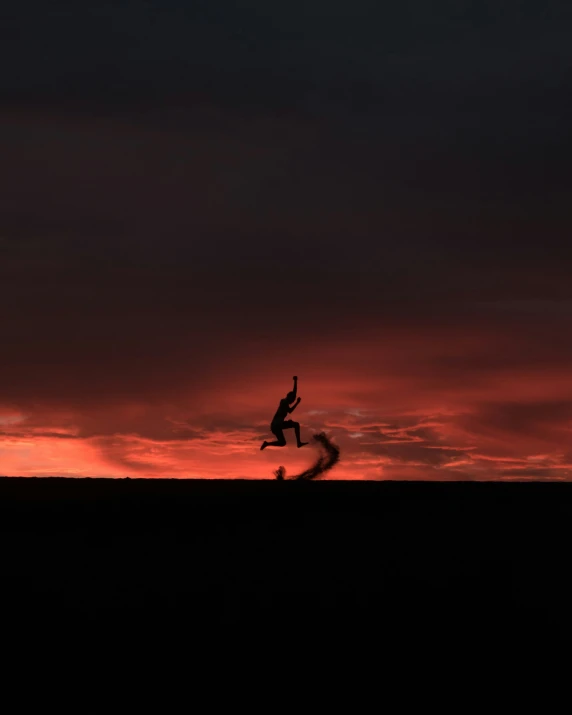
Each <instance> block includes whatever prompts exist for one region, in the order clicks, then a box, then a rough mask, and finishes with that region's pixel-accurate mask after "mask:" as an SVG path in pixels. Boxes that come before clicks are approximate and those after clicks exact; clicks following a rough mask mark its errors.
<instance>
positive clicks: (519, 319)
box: [0, 303, 572, 480]
mask: <svg viewBox="0 0 572 715" xmlns="http://www.w3.org/2000/svg"><path fill="white" fill-rule="evenodd" d="M568 307H569V309H570V306H568ZM533 308H534V310H533ZM562 310H563V306H562V304H559V306H556V307H555V306H554V305H552V306H551V304H549V303H546V304H537V305H536V306H530V305H528V306H520V312H519V309H518V307H515V306H510V305H509V306H507V305H505V306H503V307H502V310H501V309H500V308H499V306H498V305H497V306H495V307H494V310H493V309H492V308H491V307H490V306H481V307H480V308H479V309H478V310H477V309H475V310H473V312H472V314H471V316H469V315H468V314H467V313H465V314H459V313H458V314H456V315H453V316H450V317H449V319H448V320H447V321H444V320H441V321H435V320H434V319H433V320H432V319H429V318H428V317H427V316H426V318H425V320H423V319H421V318H420V320H419V325H417V327H416V328H415V329H413V326H412V325H411V324H409V325H407V326H405V327H404V326H402V325H400V326H395V325H393V326H392V325H391V321H386V324H385V326H380V327H379V329H376V328H373V327H370V328H369V329H365V328H360V329H357V330H356V329H349V328H348V329H340V330H339V331H338V332H336V334H335V336H330V337H328V336H327V335H323V334H322V335H320V334H318V335H316V336H315V337H314V338H311V337H308V336H306V337H305V339H304V343H303V345H302V346H300V345H299V344H296V343H295V341H286V342H281V341H277V342H269V341H268V340H265V339H264V338H263V337H260V336H257V335H256V333H253V335H251V336H244V335H243V336H242V337H236V339H235V342H234V349H230V347H229V344H226V345H225V347H224V348H222V346H221V351H220V354H218V355H216V356H215V355H213V356H212V361H211V364H210V365H205V366H203V367H202V368H198V369H196V370H194V369H191V370H190V371H189V374H188V375H187V376H186V377H182V375H183V371H184V363H185V355H184V354H183V355H182V356H177V355H176V354H173V353H172V354H171V355H170V358H171V361H172V370H171V371H170V372H169V370H168V368H165V373H164V374H163V375H161V374H158V373H157V372H156V367H157V365H156V364H155V365H154V364H153V362H150V363H147V367H148V369H149V380H148V381H147V387H145V384H146V381H145V379H144V377H143V378H142V379H141V380H140V381H136V382H135V383H131V384H130V383H128V382H126V383H125V385H124V390H123V394H124V396H122V390H121V385H120V382H119V381H120V380H121V372H120V371H116V372H113V371H109V370H108V371H106V372H101V371H98V370H97V369H94V366H89V365H86V366H84V367H83V368H82V369H83V370H86V373H85V379H86V380H88V381H89V379H90V375H89V371H90V370H93V374H92V376H91V379H92V380H94V381H96V382H97V383H98V389H97V390H94V391H83V396H81V395H80V396H79V397H81V399H78V396H77V395H76V396H75V397H74V396H73V394H72V392H70V391H69V389H66V388H65V376H63V375H61V374H60V375H59V379H60V380H61V384H62V388H63V389H62V392H61V394H58V390H57V389H53V390H50V389H48V390H47V394H46V395H45V399H44V401H42V398H41V396H37V397H35V398H34V399H30V398H25V399H22V400H20V404H18V400H17V399H13V400H12V401H11V402H7V403H5V404H3V405H2V406H1V408H0V425H1V442H0V460H1V461H0V463H1V464H2V472H3V473H4V474H7V475H23V476H32V475H37V476H58V475H60V476H62V475H63V476H92V477H96V476H106V477H126V476H129V477H160V476H161V477H164V476H168V477H178V478H183V477H207V478H229V477H237V478H272V472H273V470H274V469H276V467H278V466H279V465H284V466H285V467H286V469H287V472H289V473H292V472H295V471H297V470H299V469H302V468H304V467H305V466H308V465H309V464H310V462H311V461H312V459H313V457H314V454H313V450H312V448H311V447H307V448H304V449H302V450H298V449H297V448H296V447H295V445H294V443H293V437H294V436H293V434H292V435H289V434H288V433H287V437H288V438H289V439H288V446H287V447H285V448H283V449H267V450H265V451H264V452H262V453H261V452H260V451H259V446H260V443H261V441H262V440H263V439H264V438H268V437H269V431H268V423H269V421H270V419H271V417H272V415H273V412H274V409H275V408H276V406H277V403H278V400H279V399H280V397H282V396H283V395H284V394H285V392H286V391H287V390H289V389H290V388H291V374H292V373H294V371H295V372H296V373H297V374H298V375H299V379H300V384H299V394H300V396H301V397H302V402H301V404H300V406H299V407H298V409H297V412H296V417H297V418H298V419H299V421H300V422H301V424H302V432H303V435H305V436H309V435H310V434H312V433H314V432H317V431H322V430H325V431H326V432H327V433H328V434H329V435H330V436H331V438H332V439H333V440H334V441H335V442H336V443H337V444H338V445H339V446H340V448H341V461H340V464H339V465H338V466H337V467H336V468H335V469H334V470H333V471H332V472H331V473H330V475H329V478H333V479H335V478H337V479H439V480H447V479H461V480H467V479H479V480H481V479H485V480H487V479H499V478H500V479H569V478H570V470H571V469H572V449H571V447H570V436H571V429H572V370H570V367H569V353H568V355H566V354H564V355H559V350H562V349H565V342H566V341H567V337H566V336H565V335H562V334H560V338H559V334H558V326H559V323H560V322H561V320H562ZM469 317H470V318H471V321H470V323H468V322H467V321H468V320H469ZM463 322H467V324H466V325H465V326H464V325H463ZM184 352H185V351H184V350H183V353H184ZM165 362H167V361H165ZM161 369H163V368H162V366H161ZM54 374H57V367H56V373H54ZM66 393H67V394H66ZM98 393H99V394H98ZM14 397H16V396H14Z"/></svg>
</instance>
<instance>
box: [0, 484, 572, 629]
mask: <svg viewBox="0 0 572 715" xmlns="http://www.w3.org/2000/svg"><path fill="white" fill-rule="evenodd" d="M571 522H572V484H567V483H552V484H540V483H534V484H531V483H516V484H515V483H510V484H507V483H490V482H486V483H485V482H481V483H445V482H423V483H421V482H341V481H288V480H286V481H283V482H279V481H275V480H261V481H254V480H220V481H219V480H216V481H214V480H178V479H164V480H147V479H141V480H139V479H122V480H113V479H69V478H0V538H1V539H2V543H3V545H4V558H3V576H4V585H3V589H2V593H1V594H0V604H1V605H3V606H4V607H7V606H8V607H9V608H10V609H11V612H14V609H16V610H18V609H20V610H21V609H24V610H25V609H27V608H32V609H37V608H38V607H39V605H38V604H41V607H42V608H45V609H47V610H48V611H49V608H50V607H51V606H50V604H51V605H52V606H53V605H54V604H57V605H58V607H61V606H63V607H65V608H68V609H70V608H71V609H75V610H78V609H79V610H83V611H84V612H85V613H88V612H89V613H91V614H93V613H94V612H109V609H111V610H113V611H114V612H117V611H122V612H123V611H125V612H130V611H132V610H133V609H134V608H143V609H147V612H148V614H150V613H155V612H156V613H159V612H160V613H161V614H162V615H161V618H163V617H164V616H165V613H166V612H167V611H168V612H183V613H185V614H186V617H190V616H189V614H193V613H201V614H203V615H204V616H205V618H207V616H208V614H211V616H213V617H215V615H216V617H217V618H219V619H220V618H223V617H227V618H229V619H231V620H232V619H233V618H239V617H240V618H241V619H244V618H246V619H247V620H248V618H261V617H262V618H263V619H264V618H266V619H268V622H269V623H270V622H274V621H273V619H276V618H278V619H279V620H280V622H282V621H284V619H285V620H286V621H287V620H288V619H292V618H297V619H298V622H299V623H302V622H308V619H310V611H309V610H308V609H309V608H310V609H311V612H312V616H311V618H313V619H314V621H315V619H324V620H325V621H327V622H328V623H330V622H331V619H334V620H335V621H336V622H337V623H338V624H342V623H345V624H346V625H348V624H349V623H350V622H351V623H354V622H360V623H362V625H363V626H364V627H365V626H367V627H368V628H374V627H376V628H380V629H383V628H387V627H389V625H388V621H387V619H388V614H389V613H390V614H393V615H392V616H391V618H392V619H395V618H397V615H396V614H402V615H401V616H400V617H399V618H400V620H399V623H400V624H401V625H400V626H399V627H400V628H403V627H405V626H404V625H403V620H402V619H403V618H406V619H408V620H407V622H408V623H413V622H415V623H417V627H421V626H422V625H423V624H425V625H427V624H428V623H429V622H431V623H433V624H434V627H437V622H436V621H435V619H436V618H437V616H436V614H439V616H438V618H437V621H438V623H439V624H440V625H439V627H440V628H441V629H442V630H443V629H445V630H446V629H447V628H449V630H450V632H453V631H455V629H456V628H457V625H455V624H457V623H458V619H459V618H461V620H463V618H465V620H466V616H467V614H470V619H469V620H472V622H474V623H476V621H475V619H477V620H479V619H481V620H482V619H483V618H484V619H485V620H487V619H488V621H487V622H488V623H489V625H490V624H491V623H494V624H496V626H495V628H496V627H497V626H499V624H501V623H502V624H504V625H503V626H502V627H503V628H504V627H505V626H506V624H507V622H508V620H510V619H511V618H512V619H513V620H514V622H515V628H516V629H517V630H518V629H520V628H521V626H520V625H519V624H521V623H522V619H525V621H526V623H527V629H528V631H527V632H529V631H530V629H534V628H535V627H536V628H538V629H545V630H548V631H550V633H552V634H553V635H558V634H560V633H564V632H565V631H566V628H568V626H567V623H568V621H567V619H566V618H565V616H564V614H565V613H566V612H567V608H568V603H569V601H570V600H571V598H572V583H571V581H570V578H569V576H568V571H567V569H566V567H565V565H566V564H567V563H568V556H569V553H570V546H571V544H570V540H571V537H570V529H569V524H570V523H571ZM507 604H509V605H510V608H509V610H508V612H507V607H508V606H507ZM157 609H159V611H157ZM224 614H226V616H225V615H224ZM237 614H238V615H237ZM240 614H242V615H240ZM245 614H246V615H245ZM248 614H250V615H248ZM263 614H265V615H263ZM463 614H464V615H463ZM477 616H478V618H477ZM148 617H151V616H148ZM304 619H306V621H304ZM427 619H429V620H427ZM507 619H508V620H507ZM314 621H312V622H314ZM479 622H480V620H479ZM447 624H449V625H447ZM352 627H353V626H352ZM395 627H396V628H397V626H395ZM423 627H424V626H423ZM431 627H433V626H431ZM467 627H469V626H468V625H467ZM471 627H472V626H471ZM491 627H492V626H491ZM499 627H500V626H499Z"/></svg>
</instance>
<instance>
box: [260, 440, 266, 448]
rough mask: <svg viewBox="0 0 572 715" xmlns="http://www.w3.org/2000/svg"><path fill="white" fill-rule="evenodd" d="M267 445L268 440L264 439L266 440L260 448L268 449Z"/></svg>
mask: <svg viewBox="0 0 572 715" xmlns="http://www.w3.org/2000/svg"><path fill="white" fill-rule="evenodd" d="M266 447H268V442H267V441H266V440H264V442H263V443H262V444H261V446H260V449H261V450H263V449H266Z"/></svg>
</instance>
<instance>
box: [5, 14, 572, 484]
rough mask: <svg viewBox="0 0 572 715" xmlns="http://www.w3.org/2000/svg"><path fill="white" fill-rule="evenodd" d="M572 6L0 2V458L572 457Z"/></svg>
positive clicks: (204, 463)
mask: <svg viewBox="0 0 572 715" xmlns="http://www.w3.org/2000/svg"><path fill="white" fill-rule="evenodd" d="M571 21H572V5H571V4H570V3H568V2H556V1H551V0H547V1H545V2H544V3H539V2H532V1H530V2H526V1H517V0H506V2H502V3H499V2H498V0H494V1H493V0H482V1H481V2H469V1H468V0H466V1H465V0H433V1H432V2H422V0H401V1H400V2H395V3H382V2H377V1H376V2H371V1H369V0H353V2H344V3H341V2H333V1H332V0H330V1H329V2H326V0H288V2H286V0H272V2H270V1H269V0H251V1H249V2H244V3H237V2H231V0H219V1H218V2H214V1H213V0H194V1H193V2H183V1H182V0H148V1H147V2H134V1H133V2H132V1H131V0H119V1H116V2H111V0H108V1H107V2H106V1H105V0H99V1H98V2H97V3H93V9H91V10H90V9H89V3H78V2H71V1H70V2H55V1H54V2H50V3H47V2H45V1H44V0H43V1H42V2H39V0H20V2H19V3H14V4H12V5H11V9H9V10H2V11H1V14H0V28H1V33H2V34H1V42H0V87H1V90H2V91H1V93H0V137H1V142H0V182H1V189H2V190H1V192H0V474H2V475H10V476H16V475H21V476H34V475H35V476H70V477H73V476H92V477H97V476H100V477H127V476H129V477H178V478H182V477H206V478H230V477H237V478H272V476H273V470H274V469H276V468H277V467H278V466H279V465H284V466H285V467H286V470H287V472H288V473H291V472H295V471H296V470H297V469H299V468H301V469H303V468H304V467H306V466H308V465H309V464H310V462H311V461H312V460H313V457H314V456H315V452H314V450H313V449H312V448H311V447H307V448H304V449H302V450H297V449H296V447H295V444H294V435H293V434H289V433H288V432H287V433H286V437H287V439H288V446H287V447H285V448H283V449H270V448H269V449H267V450H265V451H264V452H260V450H259V447H260V443H261V442H262V440H263V439H271V434H270V432H269V422H270V420H271V418H272V415H273V414H274V411H275V409H276V407H277V404H278V401H279V399H280V398H281V397H283V396H284V395H285V393H286V392H287V391H288V390H290V389H291V387H292V379H291V378H292V375H294V374H296V375H298V376H299V394H300V396H301V397H302V402H301V404H300V406H299V407H298V409H297V410H296V412H295V417H296V419H299V421H300V423H301V425H302V435H303V437H308V436H310V435H311V434H313V433H315V432H319V431H326V432H327V434H328V435H330V436H331V438H332V440H333V441H334V442H335V443H336V444H338V445H339V446H340V449H341V460H340V463H339V465H338V466H336V467H335V469H334V470H333V471H332V472H331V473H330V474H329V478H332V479H334V478H336V479H347V478H351V479H426V480H430V479H438V480H475V479H478V480H483V479H484V480H490V479H510V480H515V479H572V282H571V275H572V274H571V268H572V241H571V235H572V233H571V229H572V211H571V208H570V206H571V201H570V196H571V188H572V180H571V178H570V177H571V172H570V166H571V161H572V135H571V133H570V127H571V126H572V104H571V103H570V101H569V97H570V92H571V90H572V79H571V78H572V72H571V70H572V43H571V42H570V32H569V28H570V22H571ZM290 432H291V431H290Z"/></svg>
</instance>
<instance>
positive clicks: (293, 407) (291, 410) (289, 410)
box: [288, 397, 302, 412]
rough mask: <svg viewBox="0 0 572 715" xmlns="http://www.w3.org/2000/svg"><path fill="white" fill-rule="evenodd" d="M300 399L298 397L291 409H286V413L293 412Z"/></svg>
mask: <svg viewBox="0 0 572 715" xmlns="http://www.w3.org/2000/svg"><path fill="white" fill-rule="evenodd" d="M301 399H302V398H301V397H299V398H298V399H297V400H296V402H295V403H294V404H293V405H292V407H289V408H288V412H294V410H295V409H296V407H298V405H299V404H300V400H301Z"/></svg>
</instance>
